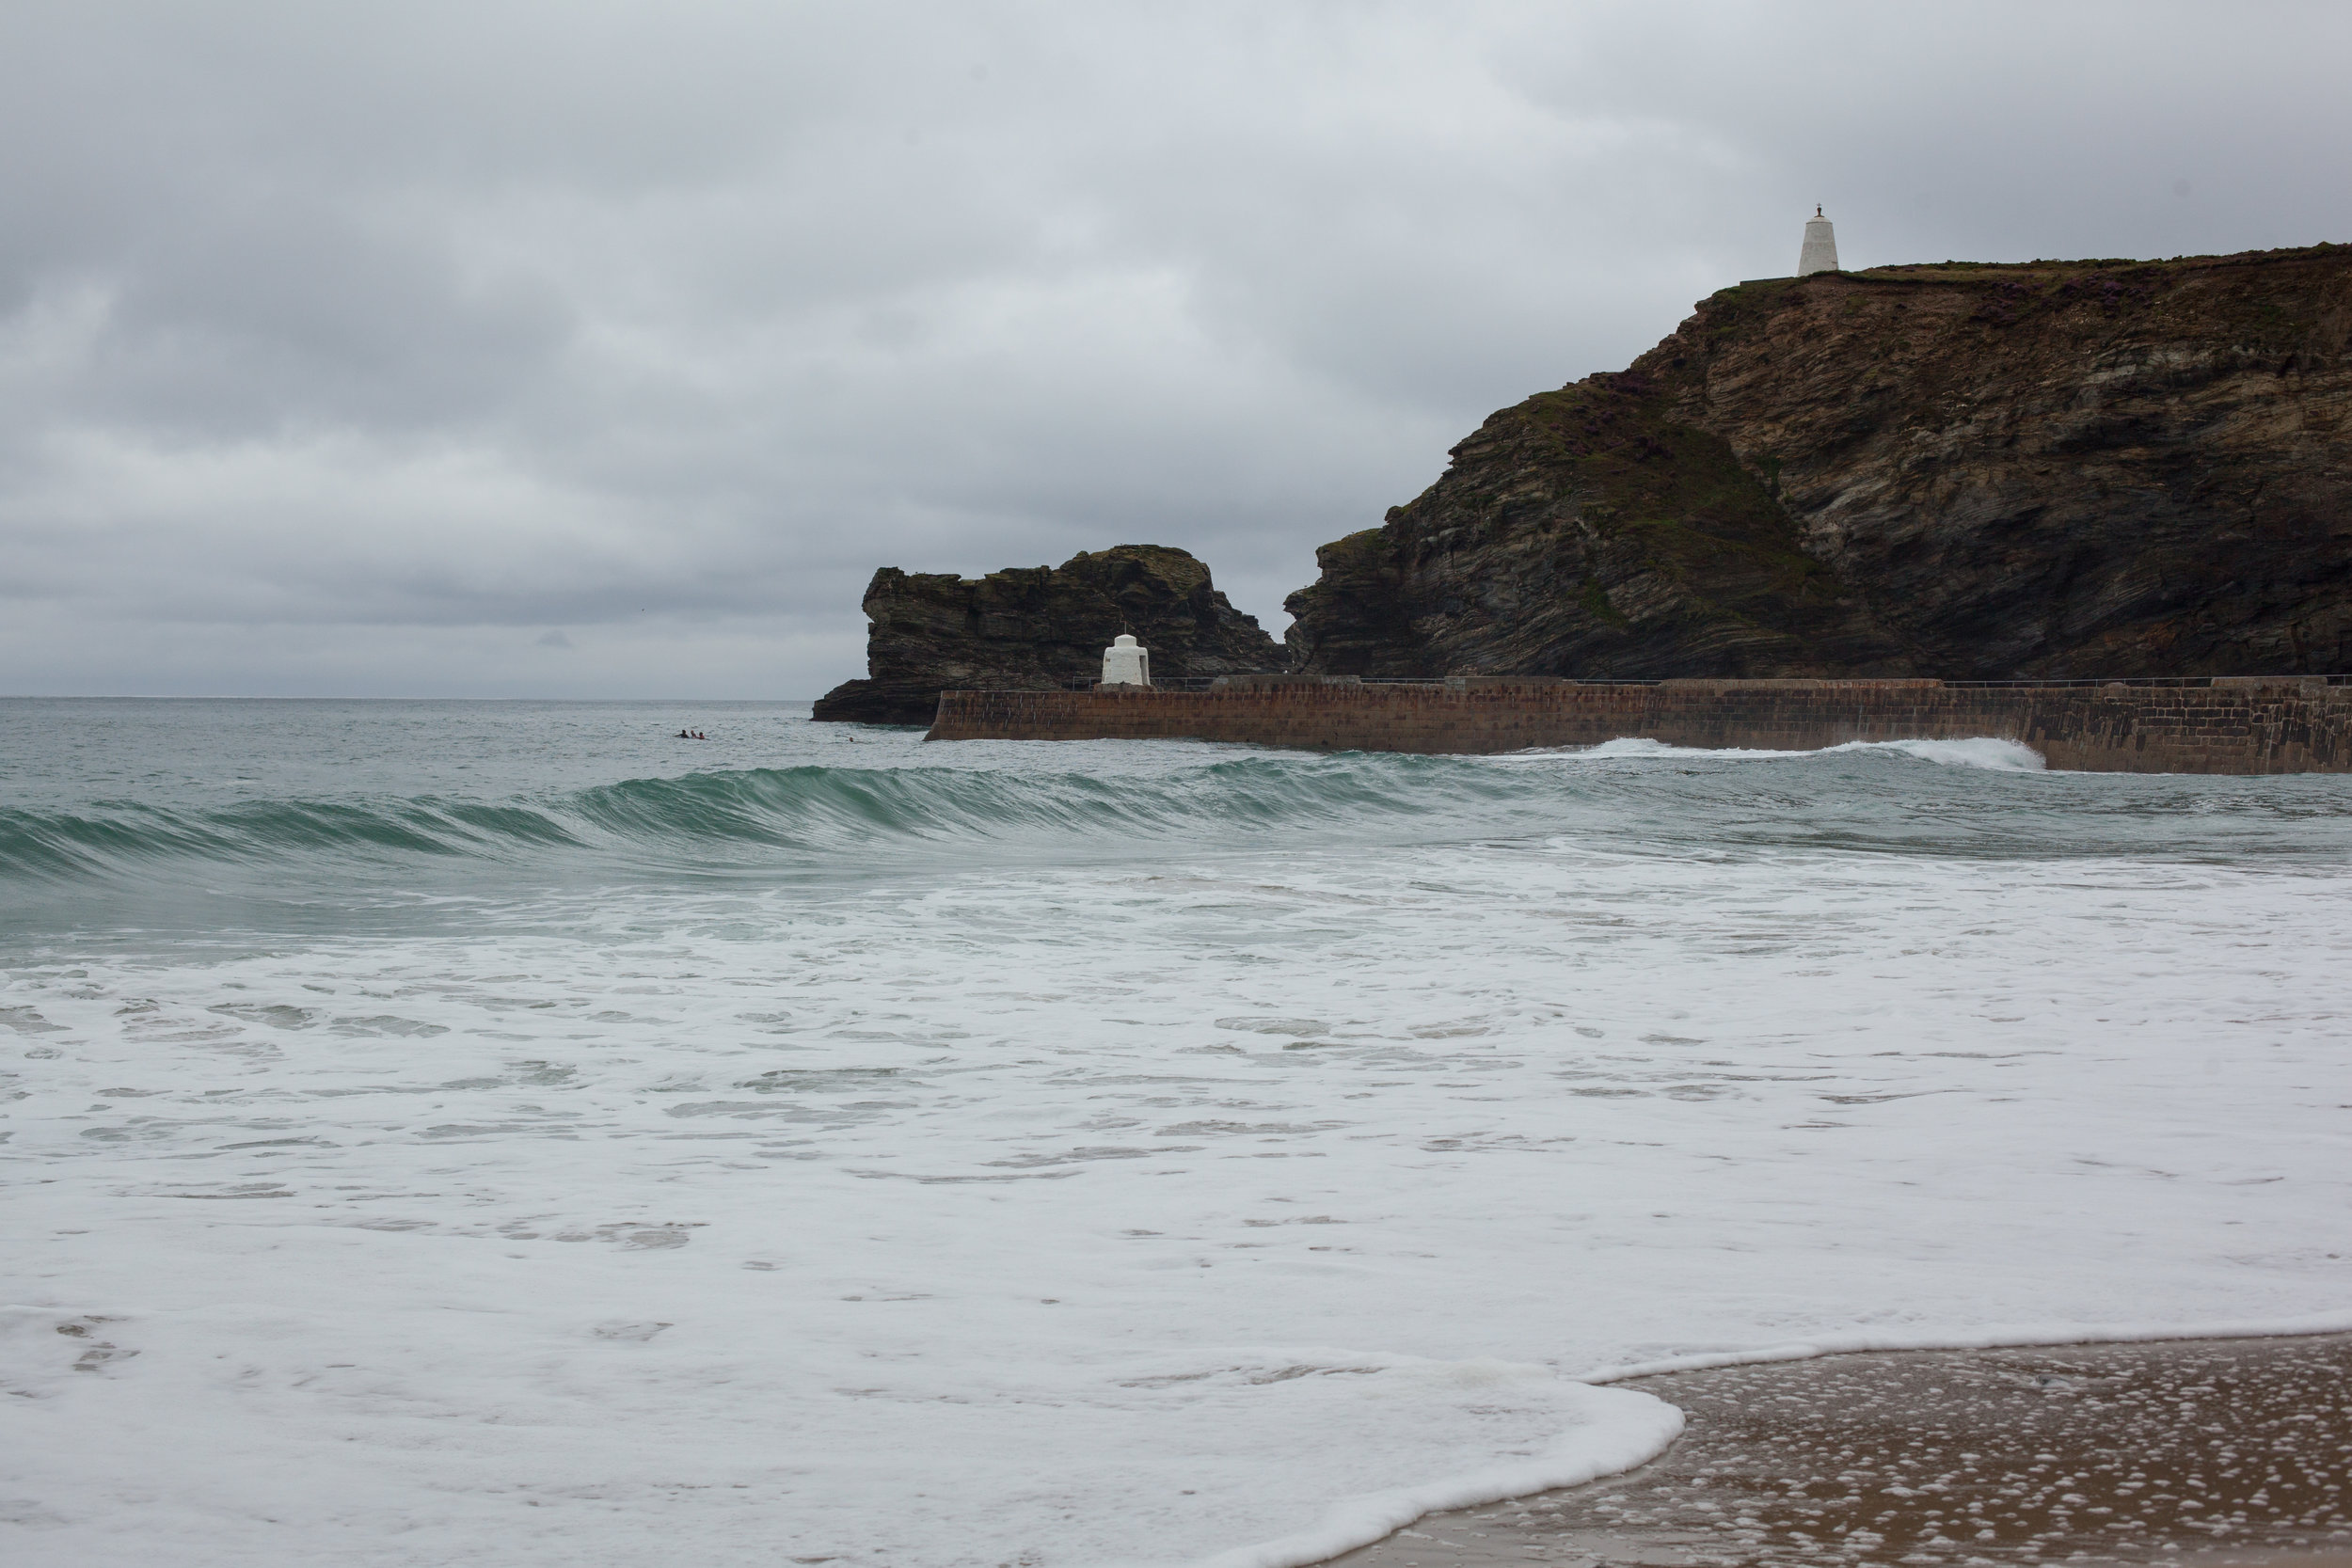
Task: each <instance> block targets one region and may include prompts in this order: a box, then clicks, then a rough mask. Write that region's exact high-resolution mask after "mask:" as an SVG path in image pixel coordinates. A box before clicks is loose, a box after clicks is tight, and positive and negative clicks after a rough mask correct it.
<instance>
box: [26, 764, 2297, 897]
mask: <svg viewBox="0 0 2352 1568" xmlns="http://www.w3.org/2000/svg"><path fill="white" fill-rule="evenodd" d="M1065 758H1066V759H1067V760H1069V761H1072V762H1077V763H1080V764H1082V765H1083V766H1082V767H1080V768H1061V769H1059V770H1053V771H1048V770H1046V769H1044V768H1038V767H1037V766H1036V764H1037V763H1038V762H1040V761H1043V760H1046V759H1045V758H1043V757H1041V756H1040V755H1039V754H1037V753H1034V752H1024V753H1023V754H1021V755H1019V756H1017V757H1001V756H1000V758H991V759H988V760H990V761H992V762H993V761H998V760H1002V761H1003V762H1004V764H1005V765H1004V766H992V767H945V766H920V765H917V766H898V767H890V766H883V767H862V768H861V767H833V766H825V765H819V764H810V765H806V766H800V767H787V768H744V769H738V770H730V771H712V772H702V773H691V774H687V775H684V776H681V777H674V778H638V779H628V780H625V781H622V782H619V783H614V784H600V785H596V786H594V787H589V788H584V789H578V790H572V791H567V792H548V793H546V794H544V795H537V796H532V795H524V796H517V797H514V798H510V799H506V800H468V799H464V798H460V797H455V796H451V795H445V794H442V795H417V796H409V797H394V798H374V799H369V798H358V799H349V800H317V799H260V800H230V801H225V802H215V803H206V804H201V805H198V804H179V805H173V804H167V803H161V802H156V801H147V800H120V799H110V800H92V801H88V802H87V803H83V804H81V805H78V806H76V807H74V808H72V809H67V810H51V811H39V810H25V809H4V810H0V879H17V880H23V879H35V880H42V881H51V882H72V881H84V880H90V879H99V880H119V879H124V878H142V879H154V878H156V877H158V876H165V875H167V874H169V873H170V872H171V871H172V870H173V868H175V867H177V868H181V869H183V870H186V869H188V868H229V869H234V868H244V869H246V870H247V871H250V872H254V873H257V874H263V875H266V876H267V877H269V878H270V879H272V880H283V881H288V882H291V883H294V884H303V883H317V884H331V881H332V879H333V878H334V877H335V876H336V875H338V874H340V873H342V872H349V871H354V870H364V871H369V872H374V873H386V872H396V873H398V874H399V875H400V876H401V877H402V878H403V879H406V880H413V879H415V877H416V876H418V875H421V874H423V875H429V874H430V872H431V870H432V868H434V867H442V868H448V869H454V868H460V867H473V868H481V869H493V870H497V871H499V872H500V873H501V875H503V874H507V873H510V872H515V871H523V872H525V873H528V872H530V871H532V870H536V869H546V868H554V867H561V866H574V867H581V868H586V869H592V870H596V871H600V872H607V873H613V872H617V873H621V874H635V873H654V872H660V871H662V870H671V871H678V872H684V873H690V874H706V875H707V874H729V873H743V872H758V871H763V870H778V869H794V868H803V869H806V868H823V867H828V866H830V867H833V868H835V869H841V868H850V869H856V868H859V867H863V866H867V865H878V864H882V863H888V862H892V861H898V862H905V861H910V860H912V861H929V862H932V863H960V862H963V861H972V862H975V863H977V862H980V861H984V860H990V859H995V858H1001V854H1002V853H1010V854H1014V855H1018V856H1022V857H1027V858H1034V857H1037V856H1040V855H1043V856H1046V857H1049V858H1051V857H1056V856H1076V857H1094V856H1101V855H1106V854H1110V855H1115V854H1124V853H1132V852H1136V850H1137V849H1138V848H1142V847H1154V848H1156V849H1157V850H1159V851H1161V852H1167V851H1170V850H1175V851H1182V852H1185V853H1191V852H1195V851H1214V850H1216V849H1219V848H1222V847H1250V846H1257V847H1263V844H1264V842H1265V841H1266V839H1267V838H1268V837H1269V836H1271V835H1280V836H1281V837H1283V838H1285V839H1286V840H1288V841H1290V842H1293V843H1296V844H1298V845H1301V846H1302V847H1303V846H1311V845H1315V844H1319V843H1320V844H1344V845H1360V844H1365V843H1379V842H1393V843H1424V842H1433V841H1438V840H1467V839H1479V838H1493V839H1509V838H1517V837H1528V836H1552V835H1557V834H1560V833H1564V832H1565V833H1580V832H1589V833H1592V834H1595V835H1597V837H1606V838H1607V839H1608V840H1609V841H1611V842H1614V843H1619V844H1633V843H1656V844H1659V845H1661V846H1674V845H1680V846H1687V845H1689V844H1692V843H1693V842H1708V843H1713V844H1718V845H1724V844H1741V843H1745V844H1765V843H1777V844H1804V845H1811V846H1814V847H1871V846H1873V845H1878V846H1881V847H1895V846H1896V845H1897V844H1899V846H1900V847H1902V848H1903V849H1905V850H1906V851H1907V852H1916V851H1918V850H1920V849H1922V848H1923V847H1924V848H1928V849H1930V850H1931V851H1932V850H1933V849H1934V847H1935V845H1934V844H1932V843H1928V842H1925V840H1927V839H1932V838H1941V839H1947V840H1949V841H1950V843H1949V845H1948V846H1947V847H1950V848H1951V849H1953V851H1954V852H1961V853H1977V852H1983V851H1984V850H1986V849H1987V848H1996V849H1997V847H1998V840H1999V839H2000V838H2002V837H2003V836H2010V835H2014V834H2015V833H2016V832H2017V831H2018V823H2019V821H2020V818H2019V816H2018V811H2019V808H2020V806H2021V805H2022V806H2026V807H2028V808H2034V809H2039V808H2043V807H2047V808H2051V809H2055V810H2058V811H2059V813H2060V814H2061V815H2064V814H2066V813H2070V812H2071V813H2074V814H2080V813H2082V812H2085V811H2089V812H2090V813H2092V814H2093V815H2097V816H2106V817H2107V818H2110V819H2112V822H2113V823H2122V824H2124V825H2123V826H2121V827H2119V828H2118V829H2117V831H2118V832H2122V833H2124V834H2125V835H2126V836H2127V837H2128V836H2129V835H2131V834H2132V833H2133V832H2135V830H2133V829H2132V828H2131V827H2130V826H2129V825H2128V821H2127V819H2129V821H2144V819H2146V818H2148V817H2149V816H2152V815H2153V816H2158V817H2161V816H2169V815H2173V814H2175V813H2177V812H2180V811H2186V810H2194V809H2197V808H2198V804H2199V801H2198V798H2197V797H2196V796H2195V795H2194V794H2192V793H2185V792H2184V791H2183V789H2182V788H2181V783H2182V782H2181V781H2169V782H2167V783H2166V784H2162V785H2159V786H2153V787H2154V788H2155V789H2156V791H2157V794H2155V795H2151V794H2150V792H2149V791H2150V787H2151V786H2147V785H2145V784H2143V785H2141V786H2140V787H2139V788H2138V789H2137V791H2129V792H2127V793H2125V794H2122V795H2119V794H2117V793H2116V792H2115V790H2113V789H2110V790H2109V791H2108V792H2107V793H2106V795H2105V796H2103V797H2101V798H2100V799H2099V800H2088V799H2085V800H2071V801H2069V800H2064V799H2062V798H2061V797H2063V796H2065V795H2068V794H2071V793H2072V792H2069V791H2063V790H2051V789H2047V788H2044V787H2042V786H2039V785H2037V784H2034V783H2033V781H2032V779H2030V778H2029V777H2027V776H2028V775H2038V774H2039V770H2040V768H2041V767H2042V759H2041V758H2040V757H2039V756H2037V755H2036V754H2035V753H2033V752H2031V751H2029V750H2027V749H2026V748H2025V747H2023V746H2020V745H2017V744H2015V743H2014V742H2010V741H2005V740H1994V739H1978V740H1906V741H1893V742H1883V743H1869V744H1854V745H1848V746H1840V747H1835V748H1831V749H1828V750H1824V751H1820V752H1753V751H1750V752H1741V751H1729V752H1704V751H1693V750H1690V749H1686V748H1679V747H1672V746H1665V745H1661V744H1659V743H1658V742H1655V741H1647V740H1617V741H1612V742H1609V743H1608V744H1606V745H1602V746H1597V747H1592V748H1587V749H1583V750H1577V751H1534V752H1515V753H1511V754H1509V755H1505V756H1487V757H1460V756H1439V757H1428V756H1406V755H1397V754H1391V753H1368V752H1341V753H1336V754H1329V755H1317V754H1312V753H1305V752H1241V751H1228V750H1222V749H1219V750H1216V751H1209V752H1203V751H1201V750H1197V749H1194V748H1191V747H1185V748H1184V750H1183V752H1181V753H1178V752H1176V750H1175V748H1173V747H1169V746H1162V747H1160V748H1158V749H1157V750H1154V751H1152V752H1148V753H1146V752H1113V751H1110V750H1108V749H1090V750H1086V751H1077V750H1073V751H1072V752H1061V753H1058V754H1056V755H1055V756H1054V757H1053V758H1052V760H1053V761H1056V762H1060V761H1063V760H1064V759H1065ZM2004 777H2006V778H2007V779H2009V780H2011V781H2013V782H2010V783H2004V782H2002V781H2003V779H2004ZM1972 779H1973V780H1974V781H1977V782H1973V783H1972V782H1970V781H1971V780H1972ZM2020 788H2026V789H2029V790H2031V791H2032V792H2033V795H2034V798H2033V799H2032V800H2021V799H2020V798H2019V797H2018V796H2017V795H2016V794H2015V791H2016V790H2017V789H2020ZM2314 803H2316V802H2314ZM2277 804H2278V805H2279V807H2280V809H2281V811H2282V812H2285V811H2287V810H2288V809H2289V808H2290V807H2291V805H2292V802H2289V801H2285V800H2280V801H2279V802H2277ZM2322 814H2323V815H2335V811H2334V809H2333V805H2332V803H2330V805H2329V806H2328V807H2323V811H2322ZM1996 822H1997V823H1998V824H1999V827H1998V829H1997V831H1996V830H1994V828H1993V826H1992V825H1993V824H1994V823H1996ZM2071 836H2074V837H2081V835H2080V834H2079V833H2075V834H2072V835H2071ZM2094 841H2104V842H2106V844H2107V846H2108V847H2122V848H2129V847H2130V845H2129V844H2128V843H2119V842H2117V841H2115V840H2114V839H2113V838H2112V835H2105V836H2104V838H2103V835H2100V834H2092V835H2090V837H2088V838H2082V844H2083V846H2086V847H2088V846H2090V845H2091V844H2092V843H2093V842H2094ZM2037 847H2038V851H2039V852H2042V853H2048V852H2053V847H2052V846H2051V845H2050V844H2048V843H2042V844H2039V845H2038V846H2037ZM2057 852H2067V851H2066V849H2065V848H2064V847H2060V848H2058V851H2057ZM303 868H308V869H307V872H306V871H305V870H304V869H303Z"/></svg>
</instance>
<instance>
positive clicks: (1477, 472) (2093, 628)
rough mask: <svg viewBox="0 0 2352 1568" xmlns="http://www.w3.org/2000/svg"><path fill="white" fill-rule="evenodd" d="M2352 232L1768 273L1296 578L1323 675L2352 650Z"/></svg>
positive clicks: (1943, 670)
mask: <svg viewBox="0 0 2352 1568" xmlns="http://www.w3.org/2000/svg"><path fill="white" fill-rule="evenodd" d="M2348 336H2352V246H2344V245H2318V246H2314V247H2312V248H2310V249H2305V250H2289V251H2269V252H2260V253H2253V254H2248V255H2241V256H2229V257H2200V258H2194V259H2186V260H2180V261H2166V262H2140V261H2081V262H2040V261H2037V262H2029V263H2024V264H2018V265H1976V264H1966V263H1949V262H1947V263H1945V264H1943V265H1931V266H1903V267H1885V268H1879V269H1874V270H1872V271H1869V272H1863V273H1820V274H1816V275H1814V276H1812V277H1804V278H1782V279H1773V280H1770V281H1764V282H1756V283H1744V284H1741V285H1740V286H1739V287H1738V288H1734V289H1726V290H1724V291H1723V292H1722V293H1718V294H1715V295H1714V296H1713V297H1711V298H1709V299H1707V300H1704V301H1702V302H1701V303H1700V304H1699V306H1698V307H1697V314H1695V315H1693V316H1692V317H1691V318H1690V320H1688V321H1686V322H1684V323H1683V324H1682V325H1681V327H1680V328H1679V329H1677V331H1676V332H1675V334H1674V335H1673V336H1672V337H1670V338H1668V339H1666V340H1665V341H1663V342H1661V343H1660V344H1659V345H1658V347H1656V348H1655V349H1653V350H1651V351H1650V352H1649V353H1648V354H1645V355H1644V356H1642V357H1641V358H1640V359H1638V360H1636V361H1635V362H1634V363H1633V365H1632V366H1631V368H1630V369H1629V370H1627V371H1625V372H1619V373H1612V374H1604V375H1596V376H1591V377H1588V378H1586V379H1585V380H1583V381H1581V382H1578V383H1575V384H1574V385H1572V386H1569V387H1566V388H1562V389H1561V390H1559V391H1556V392H1545V393H1541V394H1539V395H1537V396H1535V397H1533V398H1530V399H1528V400H1527V401H1526V402H1525V403H1522V404H1518V406H1517V407H1514V408H1506V409H1504V410H1502V412H1501V413H1498V414H1496V415H1494V416H1493V417H1492V418H1490V419H1488V420H1486V423H1485V424H1484V425H1482V426H1481V427H1480V428H1479V429H1478V431H1477V432H1476V433H1475V434H1473V435H1472V436H1470V437H1469V438H1468V439H1467V440H1465V441H1463V442H1462V443H1461V444H1460V445H1459V446H1457V447H1455V448H1454V451H1453V454H1452V455H1453V459H1454V461H1453V464H1452V466H1451V467H1449V468H1448V469H1447V470H1446V472H1445V474H1444V476H1443V477H1442V478H1440V479H1439V480H1438V483H1436V484H1434V485H1432V486H1431V487H1430V488H1429V489H1428V490H1427V491H1425V492H1424V493H1423V494H1422V496H1421V497H1419V498H1418V499H1415V500H1414V501H1412V502H1411V503H1410V504H1409V505H1406V506H1404V507H1400V508H1396V509H1394V510H1392V511H1391V512H1390V514H1389V516H1388V521H1387V522H1386V524H1385V525H1384V526H1383V527H1380V528H1377V529H1373V530H1370V531H1366V532H1363V533H1358V534H1354V535H1351V536H1349V537H1348V538H1345V539H1343V540H1340V541H1339V542H1338V543H1336V544H1332V545H1327V546H1324V547H1323V549H1322V550H1320V551H1318V552H1317V562H1318V564H1319V565H1320V567H1321V569H1322V574H1321V577H1320V578H1319V580H1317V581H1316V582H1315V583H1314V584H1313V585H1312V586H1311V587H1309V588H1306V589H1303V590H1301V591H1300V592H1299V593H1297V594H1294V595H1292V597H1291V600H1290V602H1289V605H1288V608H1289V610H1290V611H1291V613H1292V614H1293V615H1294V616H1295V617H1296V618H1297V625H1296V626H1295V627H1294V628H1293V631H1292V634H1291V635H1292V641H1293V646H1294V649H1295V652H1296V653H1297V655H1298V656H1299V657H1300V659H1301V662H1302V664H1303V666H1304V667H1305V668H1307V669H1309V670H1313V671H1320V672H1325V673H1354V674H1367V675H1430V674H1443V673H1459V672H1489V673H1524V674H1565V675H1577V676H1583V677H1586V678H1610V677H1616V678H1642V677H1651V676H1675V675H1731V676H1759V675H1818V674H1836V673H1850V674H1924V675H1939V676H1944V677H1947V678H1955V679H1960V678H1972V677H1973V678H1979V679H1989V678H2006V677H2023V676H2051V677H2062V676H2110V675H2160V674H2213V673H2223V674H2228V673H2286V672H2331V671H2347V670H2352V356H2347V352H2346V342H2347V337H2348Z"/></svg>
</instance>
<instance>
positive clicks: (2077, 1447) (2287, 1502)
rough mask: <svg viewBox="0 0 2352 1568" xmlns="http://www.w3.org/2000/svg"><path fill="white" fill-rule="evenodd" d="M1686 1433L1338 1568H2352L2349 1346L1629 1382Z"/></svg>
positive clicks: (1867, 1364) (2332, 1343)
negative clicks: (1580, 1481) (1788, 1567)
mask: <svg viewBox="0 0 2352 1568" xmlns="http://www.w3.org/2000/svg"><path fill="white" fill-rule="evenodd" d="M1633 1386H1638V1387H1641V1388H1643V1389H1645V1390H1647V1391H1648V1392H1651V1393H1654V1394H1656V1395H1658V1396H1659V1397H1660V1398H1661V1399H1665V1400H1669V1401H1671V1402H1674V1403H1675V1404H1677V1405H1679V1406H1681V1407H1682V1409H1683V1410H1684V1411H1685V1412H1687V1414H1688V1417H1689V1425H1688V1427H1687V1428H1686V1430H1685V1432H1684V1434H1683V1436H1682V1438H1681V1439H1680V1440H1679V1441H1678V1442H1677V1443H1676V1445H1675V1446H1674V1447H1673V1448H1672V1449H1669V1450H1667V1452H1666V1453H1664V1454H1663V1455H1661V1457H1660V1458H1659V1459H1658V1460H1656V1461H1655V1462H1653V1463H1652V1464H1649V1465H1644V1466H1643V1467H1641V1468H1640V1469H1638V1470H1634V1471H1631V1472H1629V1473H1628V1474H1626V1475H1624V1476H1621V1477H1618V1478H1615V1479H1613V1480H1611V1481H1600V1482H1597V1483H1595V1484H1593V1485H1591V1486H1585V1487H1579V1488H1576V1489H1573V1490H1569V1491H1565V1492H1554V1493H1547V1494H1542V1495H1539V1496H1535V1497H1522V1498H1518V1499H1515V1500H1513V1501H1510V1502H1506V1503H1500V1504H1496V1505H1493V1506H1491V1507H1487V1508H1481V1509H1471V1510H1465V1511H1463V1512H1460V1513H1447V1514H1436V1515H1432V1516H1430V1517H1428V1518H1426V1519H1423V1520H1422V1521H1421V1522H1420V1523H1419V1524H1417V1525H1415V1526H1413V1527H1412V1528H1410V1529H1407V1530H1405V1531H1401V1532H1400V1533H1398V1534H1397V1535H1395V1536H1392V1537H1391V1538H1390V1539H1389V1540H1387V1541H1384V1542H1381V1543H1379V1544H1376V1545H1373V1546H1368V1547H1365V1548H1363V1549H1361V1550H1359V1551H1356V1552H1351V1553H1349V1554H1347V1555H1346V1556H1344V1557H1342V1558H1338V1559H1336V1560H1334V1561H1335V1562H1336V1563H1342V1564H1347V1565H1348V1568H1484V1565H1487V1564H1498V1563H1523V1562H1557V1563H1563V1564H1599V1563H1640V1564H1661V1565H1662V1564H1684V1563H1688V1564H1701V1565H1710V1568H1714V1565H1721V1568H1732V1565H1743V1564H1763V1563H1771V1564H1776V1565H1777V1564H1816V1563H1819V1564H1830V1563H1841V1564H1855V1563H1905V1564H1923V1565H1924V1564H1944V1563H1949V1564H1963V1563H1985V1562H1994V1563H2034V1562H2059V1561H2065V1562H2077V1563H2081V1562H2091V1563H2100V1562H2113V1563H2137V1562H2153V1561H2167V1562H2195V1563H2198V1564H2201V1565H2212V1568H2220V1565H2223V1564H2250V1563H2276V1564H2296V1565H2302V1568H2342V1565H2344V1564H2352V1499H2348V1498H2347V1496H2346V1493H2347V1481H2352V1336H2346V1335H2326V1336H2314V1337H2311V1338H2283V1339H2217V1340H2189V1341H2173V1342H2169V1343H2155V1344H2133V1345H2069V1346H2062V1347H2053V1348H2048V1349H2026V1350H1999V1351H1955V1352H1920V1353H1898V1354H1862V1355H1836V1356H1824V1357H1821V1358H1820V1359H1817V1360H1810V1361H1795V1362H1782V1363H1776V1364H1771V1365H1763V1366H1753V1367H1732V1368H1722V1369H1716V1370H1707V1371H1693V1372H1677V1373H1670V1374H1664V1375H1661V1376H1656V1377H1649V1378H1643V1379H1639V1380H1637V1381H1636V1382H1635V1383H1634V1384H1633Z"/></svg>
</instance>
